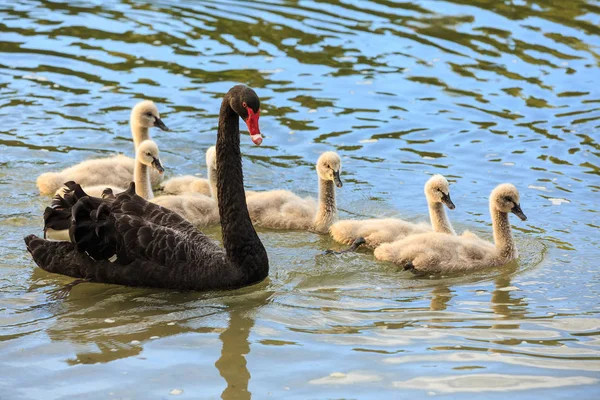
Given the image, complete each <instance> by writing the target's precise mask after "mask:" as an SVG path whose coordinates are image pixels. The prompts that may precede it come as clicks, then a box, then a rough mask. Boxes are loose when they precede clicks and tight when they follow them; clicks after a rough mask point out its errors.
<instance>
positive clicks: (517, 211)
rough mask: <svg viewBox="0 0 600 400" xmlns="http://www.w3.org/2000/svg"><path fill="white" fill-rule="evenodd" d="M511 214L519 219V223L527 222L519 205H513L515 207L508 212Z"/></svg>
mask: <svg viewBox="0 0 600 400" xmlns="http://www.w3.org/2000/svg"><path fill="white" fill-rule="evenodd" d="M510 211H511V212H512V213H513V214H515V215H516V216H517V217H519V218H520V219H521V221H527V216H526V215H525V214H524V213H523V210H521V205H520V204H515V206H514V207H513V208H512V209H511V210H510Z"/></svg>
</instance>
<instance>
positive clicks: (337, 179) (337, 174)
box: [333, 170, 344, 188]
mask: <svg viewBox="0 0 600 400" xmlns="http://www.w3.org/2000/svg"><path fill="white" fill-rule="evenodd" d="M333 181H334V182H335V186H337V187H339V188H341V187H342V186H344V185H342V180H341V179H340V171H335V170H334V171H333Z"/></svg>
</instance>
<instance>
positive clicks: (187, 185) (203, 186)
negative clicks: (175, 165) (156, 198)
mask: <svg viewBox="0 0 600 400" xmlns="http://www.w3.org/2000/svg"><path fill="white" fill-rule="evenodd" d="M161 188H162V192H163V194H170V195H176V194H184V193H199V194H202V195H204V196H212V194H211V191H210V183H209V182H208V179H205V178H198V177H197V176H193V175H184V176H176V177H174V178H170V179H169V180H167V181H165V182H163V183H162V184H161Z"/></svg>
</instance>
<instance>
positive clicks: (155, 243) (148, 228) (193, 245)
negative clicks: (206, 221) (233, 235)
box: [113, 214, 226, 267]
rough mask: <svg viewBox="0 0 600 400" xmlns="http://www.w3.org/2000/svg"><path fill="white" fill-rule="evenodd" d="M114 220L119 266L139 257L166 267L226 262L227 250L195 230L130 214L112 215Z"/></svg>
mask: <svg viewBox="0 0 600 400" xmlns="http://www.w3.org/2000/svg"><path fill="white" fill-rule="evenodd" d="M113 218H114V220H115V222H114V226H115V229H116V232H115V234H116V235H117V248H116V249H115V250H116V251H115V253H116V254H117V256H118V258H117V260H118V262H119V263H121V262H124V263H127V262H130V260H132V259H140V258H143V259H145V260H148V261H151V262H154V263H157V264H159V265H164V266H166V267H170V266H172V267H177V266H180V265H182V264H196V265H202V264H206V263H207V262H208V259H209V258H211V259H212V258H222V259H223V260H222V263H225V262H226V261H225V251H224V250H223V249H222V248H220V247H219V246H218V244H217V243H216V242H215V241H213V240H212V239H210V238H208V237H207V236H205V235H204V234H202V233H201V232H200V231H198V230H196V229H194V230H191V231H186V230H179V229H173V228H171V227H169V226H161V225H157V224H154V223H152V222H151V221H148V220H145V219H143V218H139V217H137V216H133V215H128V214H113Z"/></svg>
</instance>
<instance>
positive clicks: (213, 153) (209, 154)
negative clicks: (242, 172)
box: [206, 146, 217, 170]
mask: <svg viewBox="0 0 600 400" xmlns="http://www.w3.org/2000/svg"><path fill="white" fill-rule="evenodd" d="M206 167H207V168H208V169H214V170H216V169H217V148H216V147H215V146H210V147H209V148H208V150H206Z"/></svg>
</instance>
